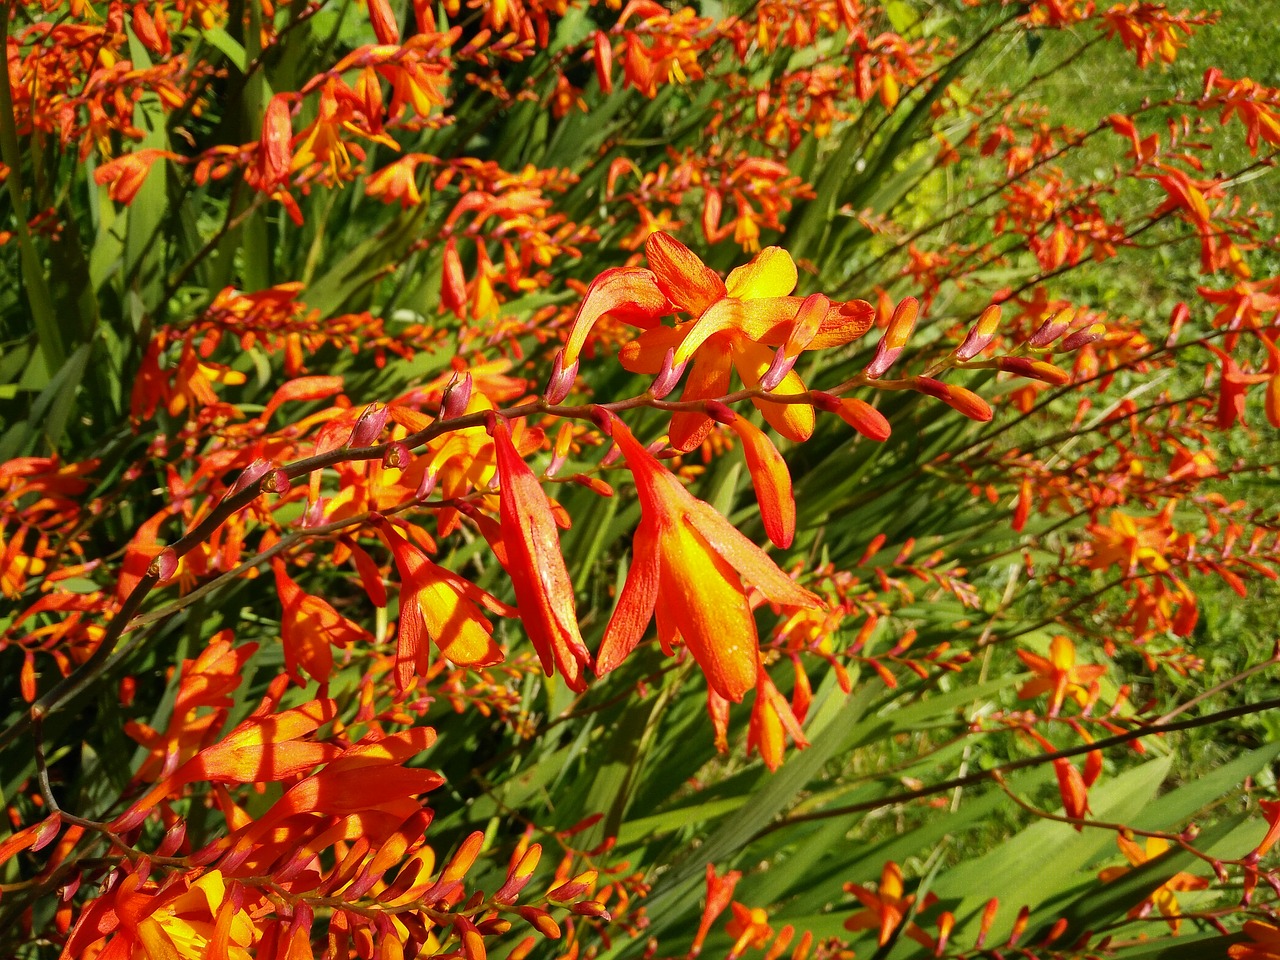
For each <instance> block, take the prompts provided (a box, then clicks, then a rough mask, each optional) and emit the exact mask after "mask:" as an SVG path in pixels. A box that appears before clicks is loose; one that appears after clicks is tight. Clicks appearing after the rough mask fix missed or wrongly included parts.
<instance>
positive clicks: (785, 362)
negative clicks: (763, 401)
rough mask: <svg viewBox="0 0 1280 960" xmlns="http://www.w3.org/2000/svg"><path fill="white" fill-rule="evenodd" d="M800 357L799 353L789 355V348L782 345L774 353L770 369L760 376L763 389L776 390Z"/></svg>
mask: <svg viewBox="0 0 1280 960" xmlns="http://www.w3.org/2000/svg"><path fill="white" fill-rule="evenodd" d="M799 358H800V355H799V354H798V353H797V354H795V355H794V356H790V357H788V356H787V348H786V347H785V346H781V347H779V348H778V352H777V353H775V354H774V355H773V362H772V363H771V364H769V369H768V370H766V371H765V372H764V376H762V377H761V378H760V389H761V390H775V389H777V387H778V384H780V383H782V381H783V380H784V379H786V376H787V374H788V373H790V372H791V371H792V370H793V369H795V365H796V360H798V359H799Z"/></svg>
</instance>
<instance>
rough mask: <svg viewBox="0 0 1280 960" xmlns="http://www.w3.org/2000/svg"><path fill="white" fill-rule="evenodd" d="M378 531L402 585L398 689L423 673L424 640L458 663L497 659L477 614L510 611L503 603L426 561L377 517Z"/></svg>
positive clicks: (486, 663)
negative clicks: (393, 562) (391, 556)
mask: <svg viewBox="0 0 1280 960" xmlns="http://www.w3.org/2000/svg"><path fill="white" fill-rule="evenodd" d="M378 531H379V533H381V534H382V536H383V538H384V539H385V540H386V541H387V545H388V546H389V547H390V548H391V552H392V554H393V555H394V556H395V562H396V569H397V570H399V571H400V578H401V580H402V581H403V583H404V586H403V587H402V589H401V592H400V626H399V627H398V629H397V631H396V633H397V639H396V688H397V689H398V690H402V691H403V690H405V689H406V688H407V687H408V686H409V684H410V683H411V682H412V680H413V678H414V676H415V675H416V676H424V675H425V674H426V672H427V652H428V649H429V647H428V640H431V641H434V642H435V645H436V646H437V647H439V648H440V652H441V653H442V654H444V655H445V656H446V657H448V658H449V659H450V660H452V661H453V662H454V663H456V664H459V665H460V666H472V667H485V666H489V665H490V664H494V663H499V662H501V660H502V651H501V650H500V649H499V648H498V645H497V644H496V643H494V641H493V624H492V623H490V622H489V618H488V617H486V616H485V615H484V614H483V613H481V612H480V606H484V607H486V608H488V609H489V610H490V611H492V612H494V613H510V612H511V611H510V610H508V609H507V607H506V605H505V604H503V603H501V602H499V601H498V600H497V599H496V598H494V597H492V596H490V595H489V594H488V593H486V592H485V591H483V590H481V589H480V588H479V587H477V586H476V585H475V584H473V583H471V582H469V581H467V580H464V579H462V578H461V577H459V576H458V575H457V574H455V573H452V572H450V571H448V570H446V569H445V568H444V567H441V566H438V565H437V564H434V563H432V562H431V561H430V560H428V559H427V557H426V556H425V555H424V554H423V552H422V551H421V550H419V549H418V548H417V547H415V546H414V545H413V544H412V543H410V542H409V541H408V540H406V539H405V538H404V537H402V536H400V534H398V533H397V532H396V531H395V528H394V527H392V526H391V524H390V523H389V522H388V521H387V520H386V519H380V522H379V523H378Z"/></svg>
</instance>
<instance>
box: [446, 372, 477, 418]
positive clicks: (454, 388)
mask: <svg viewBox="0 0 1280 960" xmlns="http://www.w3.org/2000/svg"><path fill="white" fill-rule="evenodd" d="M472 383H473V381H472V379H471V374H470V373H465V374H463V375H462V379H460V380H459V379H458V375H457V374H454V377H453V379H452V380H450V381H449V385H448V386H447V387H445V388H444V396H443V397H442V398H441V400H440V419H441V420H452V419H453V418H454V417H460V416H462V414H463V413H465V412H466V410H467V404H469V403H470V402H471V387H472Z"/></svg>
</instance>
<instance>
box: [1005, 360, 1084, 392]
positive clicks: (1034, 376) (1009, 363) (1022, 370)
mask: <svg viewBox="0 0 1280 960" xmlns="http://www.w3.org/2000/svg"><path fill="white" fill-rule="evenodd" d="M998 365H999V368H1000V369H1001V370H1003V371H1004V372H1005V373H1012V374H1016V375H1017V376H1019V377H1026V378H1027V379H1028V380H1039V381H1040V382H1041V383H1052V384H1053V385H1054V386H1062V384H1064V383H1068V382H1070V380H1071V374H1069V373H1067V371H1065V370H1063V369H1062V368H1061V367H1055V366H1054V365H1053V364H1052V363H1046V362H1045V361H1044V360H1032V359H1031V358H1030V357H1001V358H1000V361H999V364H998Z"/></svg>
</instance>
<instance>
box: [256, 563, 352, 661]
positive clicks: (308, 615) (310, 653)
mask: <svg viewBox="0 0 1280 960" xmlns="http://www.w3.org/2000/svg"><path fill="white" fill-rule="evenodd" d="M272 569H273V570H274V571H275V577H276V592H277V593H279V594H280V603H281V605H282V606H283V608H284V611H283V613H282V614H281V617H280V642H281V645H282V646H283V647H284V670H285V673H287V674H288V675H289V676H290V677H292V678H293V681H294V682H295V683H297V684H299V685H301V684H302V682H303V681H302V674H301V672H300V671H301V670H305V671H306V672H307V673H308V674H309V675H310V676H312V677H314V678H315V679H316V680H318V681H319V682H320V683H325V682H327V681H328V679H329V674H330V673H332V672H333V648H334V647H339V648H346V647H349V646H351V644H352V643H353V642H354V641H356V640H372V639H373V638H372V636H370V634H369V632H368V631H367V630H365V629H364V628H363V627H360V626H358V625H357V624H355V623H352V622H351V621H350V620H348V619H347V618H346V617H344V616H343V615H342V614H340V613H338V611H337V610H335V609H334V608H333V607H332V606H331V605H330V604H329V602H328V601H326V600H323V599H321V598H320V597H316V596H312V595H311V594H309V593H307V592H306V591H305V590H303V589H302V587H300V586H298V584H297V582H296V581H294V580H293V579H292V578H291V577H290V576H289V575H288V574H287V573H286V572H285V567H284V563H282V562H280V561H278V560H277V561H276V562H274V563H272Z"/></svg>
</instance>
